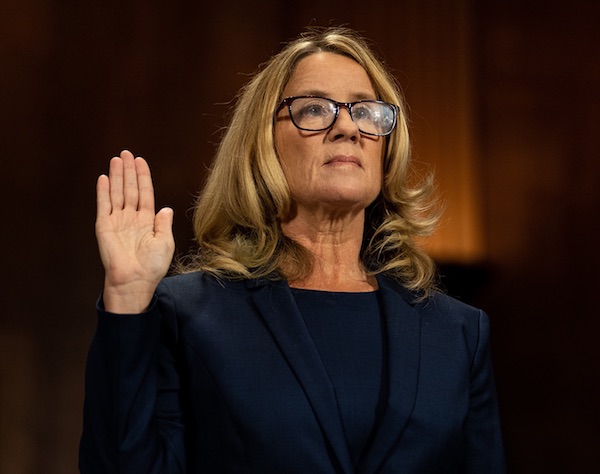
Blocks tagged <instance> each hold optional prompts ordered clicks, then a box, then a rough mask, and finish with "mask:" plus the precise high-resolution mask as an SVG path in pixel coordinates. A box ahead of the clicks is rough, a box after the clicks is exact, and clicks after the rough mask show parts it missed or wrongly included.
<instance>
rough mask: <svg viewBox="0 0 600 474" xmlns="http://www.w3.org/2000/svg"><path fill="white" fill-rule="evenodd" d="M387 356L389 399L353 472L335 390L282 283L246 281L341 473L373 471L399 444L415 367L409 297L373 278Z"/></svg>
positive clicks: (416, 326)
mask: <svg viewBox="0 0 600 474" xmlns="http://www.w3.org/2000/svg"><path fill="white" fill-rule="evenodd" d="M377 281H378V284H379V289H380V294H381V297H382V298H381V299H382V302H383V312H384V320H385V330H386V334H387V342H388V345H387V352H388V360H387V364H388V372H389V375H388V400H387V406H386V409H385V413H384V416H383V418H382V420H381V422H380V424H379V426H378V428H377V431H376V433H375V436H374V438H373V442H372V444H371V446H370V449H369V452H368V453H367V454H366V455H365V456H363V457H362V459H361V461H360V462H359V465H358V466H357V467H356V469H355V468H353V466H352V463H351V457H350V453H349V452H348V446H347V443H346V438H345V435H344V429H343V426H342V422H341V418H340V415H339V408H338V405H337V401H336V397H335V392H334V388H333V386H332V384H331V381H330V379H329V377H328V375H327V372H326V370H325V367H324V366H323V363H322V362H321V358H320V356H319V353H318V351H317V348H316V347H315V345H314V342H313V340H312V338H311V337H310V334H309V332H308V329H307V327H306V325H305V324H304V320H303V318H302V315H301V314H300V311H299V310H298V307H297V306H296V303H295V301H294V298H293V295H292V293H291V290H290V288H289V286H288V285H287V283H286V282H285V281H275V282H269V281H267V280H249V286H252V287H254V291H253V299H254V302H255V304H256V305H257V307H258V309H259V311H260V312H261V314H262V317H263V319H264V321H265V323H266V325H267V326H268V328H269V329H270V331H271V333H272V335H273V338H274V339H275V341H276V342H277V344H278V345H279V348H280V350H281V352H282V354H283V355H284V357H285V358H286V359H287V361H288V363H289V365H290V368H291V369H292V370H293V371H294V373H295V375H296V377H297V379H298V381H299V383H300V385H301V386H302V389H303V390H304V392H305V394H306V397H307V398H308V400H309V402H310V404H311V406H312V408H313V411H314V414H315V416H316V418H317V420H318V421H319V424H320V426H321V429H322V430H323V434H324V436H325V438H326V439H327V441H328V442H329V445H330V447H331V450H332V452H333V453H335V456H336V458H337V461H338V463H339V470H341V471H342V472H345V473H353V472H356V473H371V472H377V471H378V470H379V469H381V467H382V466H383V465H384V464H385V462H386V460H387V458H388V457H389V455H390V454H391V452H392V451H393V449H394V447H395V445H396V444H397V442H398V441H399V439H400V437H401V436H402V433H403V432H404V429H405V427H406V425H407V422H408V420H409V418H410V416H411V413H412V410H413V407H414V403H415V398H416V392H417V381H418V380H417V379H418V368H419V350H420V346H419V340H420V319H419V315H418V312H417V310H416V309H415V308H413V306H412V304H411V301H413V300H414V298H415V297H414V295H413V294H412V293H410V292H408V291H407V290H405V289H404V288H403V287H402V286H401V285H399V284H398V283H396V282H394V281H392V280H391V279H389V278H387V277H384V276H378V277H377Z"/></svg>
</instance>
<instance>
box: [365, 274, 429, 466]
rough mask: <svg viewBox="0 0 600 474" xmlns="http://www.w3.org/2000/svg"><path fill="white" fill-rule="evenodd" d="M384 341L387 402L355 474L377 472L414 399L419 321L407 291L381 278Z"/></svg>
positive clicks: (404, 424) (417, 370) (408, 414)
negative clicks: (386, 370)
mask: <svg viewBox="0 0 600 474" xmlns="http://www.w3.org/2000/svg"><path fill="white" fill-rule="evenodd" d="M377 280H378V283H379V289H380V292H381V297H382V302H383V312H384V320H385V329H386V331H387V342H388V347H387V351H388V374H389V375H388V401H387V407H386V409H385V413H384V416H383V418H382V420H381V423H380V424H379V427H378V428H377V431H376V433H375V437H374V439H373V443H372V444H371V447H370V449H369V452H368V454H367V455H366V456H364V457H363V458H362V460H361V462H360V464H359V465H358V466H357V469H356V472H357V473H374V472H378V471H379V470H380V469H381V468H382V467H383V466H384V464H385V463H386V461H387V459H388V457H389V456H390V455H391V453H392V451H393V449H394V447H395V446H396V444H397V443H398V442H399V440H400V438H401V436H402V434H403V433H404V429H405V428H406V425H407V423H408V420H409V419H410V416H411V413H412V411H413V407H414V404H415V400H416V394H417V384H418V375H419V357H420V332H421V322H420V317H419V313H418V311H417V310H416V309H415V308H414V307H413V306H412V305H411V304H410V300H411V298H412V299H414V295H412V294H411V293H410V292H409V291H407V290H406V289H404V288H403V287H401V286H400V285H399V284H398V283H396V282H394V281H392V280H391V279H388V278H387V277H384V276H378V277H377Z"/></svg>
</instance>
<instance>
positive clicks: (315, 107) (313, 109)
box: [298, 101, 331, 118]
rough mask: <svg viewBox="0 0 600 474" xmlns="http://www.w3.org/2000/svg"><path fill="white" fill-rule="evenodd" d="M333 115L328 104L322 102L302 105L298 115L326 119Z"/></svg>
mask: <svg viewBox="0 0 600 474" xmlns="http://www.w3.org/2000/svg"><path fill="white" fill-rule="evenodd" d="M330 113H331V109H330V107H328V105H327V103H325V102H321V101H313V102H307V103H304V104H302V105H301V108H300V110H298V115H299V116H301V117H306V118H313V117H326V116H327V115H329V114H330Z"/></svg>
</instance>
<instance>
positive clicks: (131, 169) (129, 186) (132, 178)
mask: <svg viewBox="0 0 600 474" xmlns="http://www.w3.org/2000/svg"><path fill="white" fill-rule="evenodd" d="M121 160H123V199H124V203H123V207H131V208H133V209H137V207H138V199H139V192H138V180H137V172H136V170H135V163H134V160H133V155H132V154H131V152H129V151H128V150H123V151H122V152H121Z"/></svg>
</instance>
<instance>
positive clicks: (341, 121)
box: [329, 105, 360, 141]
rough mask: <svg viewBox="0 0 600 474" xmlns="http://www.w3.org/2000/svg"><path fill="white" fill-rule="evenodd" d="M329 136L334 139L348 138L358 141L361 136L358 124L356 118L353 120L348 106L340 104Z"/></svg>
mask: <svg viewBox="0 0 600 474" xmlns="http://www.w3.org/2000/svg"><path fill="white" fill-rule="evenodd" d="M329 136H330V137H331V139H333V140H339V139H342V138H347V139H350V140H352V141H357V140H358V139H359V138H360V132H359V130H358V126H357V125H356V123H354V120H352V116H351V115H350V110H348V107H347V106H345V105H340V111H339V113H338V116H337V118H336V120H335V122H334V123H333V125H332V126H331V130H330V131H329Z"/></svg>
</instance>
